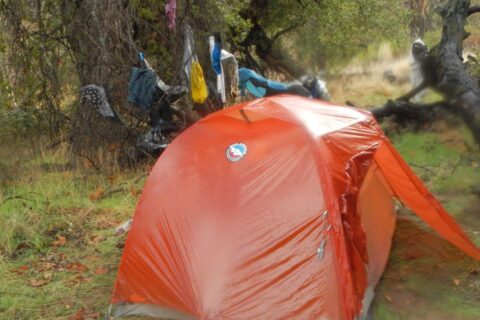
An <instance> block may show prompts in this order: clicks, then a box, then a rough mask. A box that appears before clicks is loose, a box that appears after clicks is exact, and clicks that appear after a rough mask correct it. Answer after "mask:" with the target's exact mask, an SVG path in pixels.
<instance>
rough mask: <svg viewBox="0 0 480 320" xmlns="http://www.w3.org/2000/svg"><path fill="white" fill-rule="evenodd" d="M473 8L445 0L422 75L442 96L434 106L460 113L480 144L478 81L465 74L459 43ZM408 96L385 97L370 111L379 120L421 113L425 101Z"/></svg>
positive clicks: (465, 2)
mask: <svg viewBox="0 0 480 320" xmlns="http://www.w3.org/2000/svg"><path fill="white" fill-rule="evenodd" d="M476 10H477V8H476V7H470V0H449V1H448V3H447V4H446V5H445V7H443V8H442V9H441V12H440V14H441V15H442V17H443V30H442V37H441V40H440V43H439V44H438V45H437V46H435V47H434V48H433V49H432V50H431V51H430V52H429V54H428V55H429V57H428V58H429V59H427V61H429V63H431V66H429V67H428V68H422V70H424V72H428V73H429V74H424V79H429V81H428V85H429V86H430V87H432V88H433V89H434V90H436V91H438V92H440V93H441V94H442V95H443V96H444V97H445V101H444V102H442V103H439V104H437V105H435V107H438V105H442V106H447V107H448V108H447V109H448V110H451V111H452V112H454V113H458V114H460V115H461V116H462V118H463V120H464V121H465V123H466V124H467V126H468V127H469V128H470V130H471V132H472V134H473V137H474V139H475V141H476V143H477V144H478V145H480V88H479V86H478V81H477V80H476V79H475V78H473V77H472V76H470V75H469V74H468V72H467V70H466V68H465V65H464V64H463V61H462V43H463V40H464V39H465V38H466V37H468V33H467V32H466V31H465V22H466V19H467V17H468V16H469V15H470V14H472V13H473V12H476ZM432 61H433V63H432ZM416 89H417V88H416ZM414 91H415V89H414ZM412 92H413V91H412ZM409 98H411V95H410V94H406V95H404V96H402V97H401V98H399V99H397V101H395V102H393V101H389V102H387V104H386V105H385V106H383V107H381V108H377V109H374V110H373V114H374V115H375V116H376V117H378V120H381V119H383V118H384V117H386V116H387V115H395V116H400V118H403V119H405V118H406V114H408V113H411V115H415V114H417V115H419V113H420V112H422V113H423V111H419V110H417V109H421V108H422V107H425V105H414V104H412V103H409V102H408V99H409ZM430 107H434V106H433V105H430ZM407 118H412V117H410V116H408V117H407Z"/></svg>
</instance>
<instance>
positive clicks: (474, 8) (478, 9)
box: [467, 5, 480, 16]
mask: <svg viewBox="0 0 480 320" xmlns="http://www.w3.org/2000/svg"><path fill="white" fill-rule="evenodd" d="M477 12H480V5H477V6H471V7H470V8H468V13H467V16H470V15H472V14H474V13H477Z"/></svg>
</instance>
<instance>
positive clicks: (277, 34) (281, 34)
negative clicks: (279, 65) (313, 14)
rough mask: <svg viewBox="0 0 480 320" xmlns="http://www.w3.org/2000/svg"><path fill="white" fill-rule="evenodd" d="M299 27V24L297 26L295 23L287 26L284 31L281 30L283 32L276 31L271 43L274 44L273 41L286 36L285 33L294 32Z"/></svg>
mask: <svg viewBox="0 0 480 320" xmlns="http://www.w3.org/2000/svg"><path fill="white" fill-rule="evenodd" d="M299 25H300V24H299V23H298V22H296V23H294V24H292V25H291V26H289V27H287V28H285V29H283V30H280V31H278V32H277V33H275V34H274V35H273V37H272V43H273V42H275V41H277V39H278V38H279V37H281V36H283V35H284V34H286V33H288V32H290V31H292V30H295V29H296V28H298V26H299Z"/></svg>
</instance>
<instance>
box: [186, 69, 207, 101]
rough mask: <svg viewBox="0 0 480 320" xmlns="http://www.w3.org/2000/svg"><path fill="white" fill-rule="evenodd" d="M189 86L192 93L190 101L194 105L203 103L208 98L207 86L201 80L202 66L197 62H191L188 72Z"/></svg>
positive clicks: (203, 80) (202, 79)
mask: <svg viewBox="0 0 480 320" xmlns="http://www.w3.org/2000/svg"><path fill="white" fill-rule="evenodd" d="M190 86H191V92H192V100H193V101H194V102H196V103H204V102H205V100H207V97H208V89H207V84H206V83H205V79H204V78H203V70H202V66H201V65H200V63H199V62H198V61H195V60H194V61H192V68H191V70H190Z"/></svg>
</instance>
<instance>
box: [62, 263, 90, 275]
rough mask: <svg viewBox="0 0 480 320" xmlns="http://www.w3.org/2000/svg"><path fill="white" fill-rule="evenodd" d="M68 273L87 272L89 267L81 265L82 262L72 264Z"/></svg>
mask: <svg viewBox="0 0 480 320" xmlns="http://www.w3.org/2000/svg"><path fill="white" fill-rule="evenodd" d="M67 269H68V271H70V272H76V273H81V272H83V271H85V270H87V266H86V265H84V264H81V263H80V262H76V263H71V264H69V265H68V266H67Z"/></svg>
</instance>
